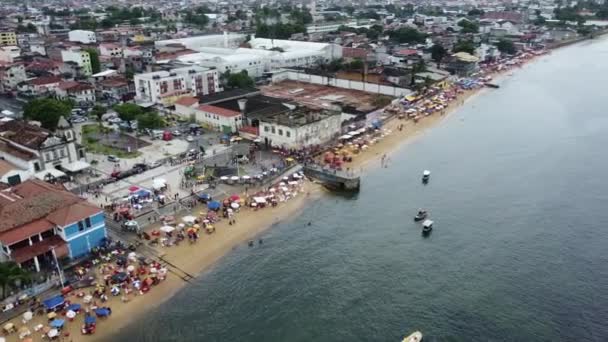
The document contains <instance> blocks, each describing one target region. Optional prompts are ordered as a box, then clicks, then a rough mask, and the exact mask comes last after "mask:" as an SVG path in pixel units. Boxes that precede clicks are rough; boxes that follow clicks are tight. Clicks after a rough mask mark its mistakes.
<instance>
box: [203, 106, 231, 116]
mask: <svg viewBox="0 0 608 342" xmlns="http://www.w3.org/2000/svg"><path fill="white" fill-rule="evenodd" d="M198 110H201V111H203V112H207V113H211V114H216V115H219V116H224V117H233V116H238V115H241V113H240V112H237V111H234V110H230V109H225V108H221V107H216V106H212V105H201V106H198Z"/></svg>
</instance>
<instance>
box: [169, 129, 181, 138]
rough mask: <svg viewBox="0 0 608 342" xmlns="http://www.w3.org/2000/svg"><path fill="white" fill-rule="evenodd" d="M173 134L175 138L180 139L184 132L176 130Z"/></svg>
mask: <svg viewBox="0 0 608 342" xmlns="http://www.w3.org/2000/svg"><path fill="white" fill-rule="evenodd" d="M171 134H173V136H174V137H179V136H180V135H182V132H180V131H179V130H177V129H176V130H174V131H173V132H171Z"/></svg>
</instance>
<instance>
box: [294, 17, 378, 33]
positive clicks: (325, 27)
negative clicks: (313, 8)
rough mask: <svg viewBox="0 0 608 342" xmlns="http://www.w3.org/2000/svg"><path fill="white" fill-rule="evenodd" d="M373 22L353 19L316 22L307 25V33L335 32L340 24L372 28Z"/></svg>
mask: <svg viewBox="0 0 608 342" xmlns="http://www.w3.org/2000/svg"><path fill="white" fill-rule="evenodd" d="M372 25H373V23H370V22H366V23H362V22H361V21H360V20H351V21H348V22H332V23H323V22H320V23H314V24H310V25H307V26H306V33H308V34H311V33H323V32H334V31H338V29H339V28H340V26H346V27H352V28H370V27H372Z"/></svg>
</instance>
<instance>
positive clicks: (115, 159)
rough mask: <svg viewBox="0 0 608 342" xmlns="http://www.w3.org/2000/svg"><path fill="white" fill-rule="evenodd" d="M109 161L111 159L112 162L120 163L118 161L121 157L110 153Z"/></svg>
mask: <svg viewBox="0 0 608 342" xmlns="http://www.w3.org/2000/svg"><path fill="white" fill-rule="evenodd" d="M108 161H109V162H112V163H118V162H119V161H120V158H118V157H117V156H115V155H112V154H110V155H109V156H108Z"/></svg>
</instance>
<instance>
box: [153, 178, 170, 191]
mask: <svg viewBox="0 0 608 342" xmlns="http://www.w3.org/2000/svg"><path fill="white" fill-rule="evenodd" d="M166 185H167V180H165V179H164V178H157V179H155V180H154V184H153V185H152V187H153V188H154V189H156V190H158V189H162V188H164V187H165V186H166Z"/></svg>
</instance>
